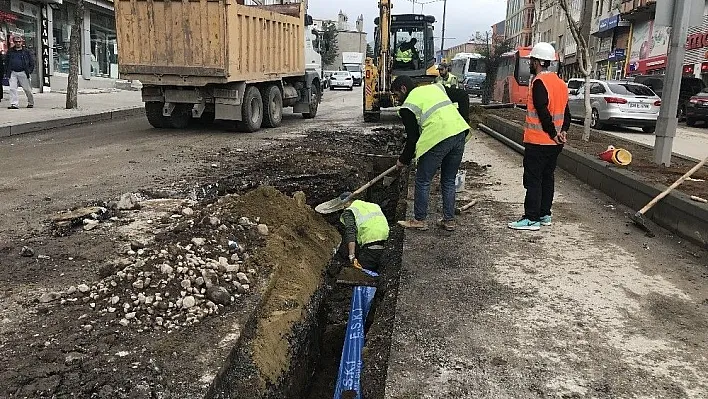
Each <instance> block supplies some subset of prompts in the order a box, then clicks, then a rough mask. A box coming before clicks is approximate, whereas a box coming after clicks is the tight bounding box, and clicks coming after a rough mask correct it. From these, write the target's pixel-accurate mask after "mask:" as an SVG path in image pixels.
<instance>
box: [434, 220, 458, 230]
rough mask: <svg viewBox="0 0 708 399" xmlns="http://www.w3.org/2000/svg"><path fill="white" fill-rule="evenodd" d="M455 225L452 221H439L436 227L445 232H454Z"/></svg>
mask: <svg viewBox="0 0 708 399" xmlns="http://www.w3.org/2000/svg"><path fill="white" fill-rule="evenodd" d="M456 226H457V223H455V221H454V220H439V221H438V227H439V228H441V229H443V230H445V231H455V227H456Z"/></svg>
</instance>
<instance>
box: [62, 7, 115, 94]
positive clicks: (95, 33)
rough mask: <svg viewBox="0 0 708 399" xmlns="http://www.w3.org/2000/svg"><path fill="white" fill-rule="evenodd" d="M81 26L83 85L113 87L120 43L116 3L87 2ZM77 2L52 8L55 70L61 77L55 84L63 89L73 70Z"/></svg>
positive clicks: (80, 68)
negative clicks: (72, 46)
mask: <svg viewBox="0 0 708 399" xmlns="http://www.w3.org/2000/svg"><path fill="white" fill-rule="evenodd" d="M84 4H85V10H84V15H83V20H82V29H81V34H82V37H81V61H80V62H79V74H81V76H82V77H83V79H82V80H81V81H80V82H79V87H113V82H114V81H115V79H118V43H117V40H116V23H115V14H114V10H113V5H112V3H110V2H108V1H92V2H90V3H88V2H86V3H84ZM75 12H76V5H75V3H72V2H68V1H64V2H63V3H62V4H61V5H56V6H53V7H52V9H51V16H50V19H51V22H50V25H51V40H50V42H51V43H52V46H51V51H50V52H51V60H52V61H51V66H52V68H51V73H52V75H54V76H56V77H57V78H58V79H57V81H56V82H55V84H54V85H53V86H54V87H56V88H58V89H59V90H62V89H64V88H65V86H66V76H67V74H68V73H69V43H70V40H71V29H72V27H73V25H74V21H75Z"/></svg>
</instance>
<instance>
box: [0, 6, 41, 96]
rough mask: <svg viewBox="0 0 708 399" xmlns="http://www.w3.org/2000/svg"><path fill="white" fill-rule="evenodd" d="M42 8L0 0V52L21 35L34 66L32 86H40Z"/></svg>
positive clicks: (7, 48)
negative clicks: (32, 58)
mask: <svg viewBox="0 0 708 399" xmlns="http://www.w3.org/2000/svg"><path fill="white" fill-rule="evenodd" d="M42 21H43V19H42V8H41V7H40V6H39V5H36V4H32V3H28V2H24V1H20V0H0V53H2V54H3V56H4V55H5V54H7V52H8V50H9V49H10V45H11V43H12V40H13V38H14V37H22V38H23V39H24V42H25V47H26V48H27V49H28V50H29V51H31V52H32V55H33V56H34V59H35V62H36V68H35V70H34V72H33V73H32V75H31V76H30V82H31V84H32V87H35V88H41V87H42V77H43V76H42V72H43V64H42V40H41V39H42V36H41V32H42V30H41V23H42Z"/></svg>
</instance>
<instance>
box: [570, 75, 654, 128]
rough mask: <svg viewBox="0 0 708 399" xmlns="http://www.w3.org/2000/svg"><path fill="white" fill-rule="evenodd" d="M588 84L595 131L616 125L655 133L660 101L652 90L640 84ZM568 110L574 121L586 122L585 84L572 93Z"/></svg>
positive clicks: (592, 123) (604, 81)
mask: <svg viewBox="0 0 708 399" xmlns="http://www.w3.org/2000/svg"><path fill="white" fill-rule="evenodd" d="M589 84H590V105H591V107H592V120H591V122H590V126H591V127H592V128H593V129H602V128H603V127H605V126H607V125H615V126H628V127H641V128H642V130H643V131H644V133H653V132H654V130H655V129H656V120H657V118H658V117H659V108H660V107H661V99H660V98H659V96H657V95H656V93H654V92H653V91H652V90H651V89H650V88H648V87H647V86H644V85H642V84H639V83H632V82H623V81H606V80H594V79H593V80H590V83H589ZM568 108H570V115H571V117H572V118H573V119H585V87H584V84H583V85H581V86H580V87H579V88H578V89H577V90H571V91H570V94H569V96H568Z"/></svg>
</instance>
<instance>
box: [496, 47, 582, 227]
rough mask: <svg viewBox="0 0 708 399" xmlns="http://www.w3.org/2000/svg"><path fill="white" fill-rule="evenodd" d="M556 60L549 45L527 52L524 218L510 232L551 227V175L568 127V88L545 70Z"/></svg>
mask: <svg viewBox="0 0 708 399" xmlns="http://www.w3.org/2000/svg"><path fill="white" fill-rule="evenodd" d="M554 61H556V50H555V49H554V48H553V46H552V45H550V44H549V43H543V42H541V43H538V44H536V45H535V46H534V47H533V49H532V50H531V54H530V67H531V74H532V75H534V78H533V81H532V82H531V85H530V88H529V91H528V99H527V102H526V108H527V112H526V124H525V127H524V147H525V151H524V177H523V182H524V188H526V198H525V200H524V215H523V217H522V218H521V219H520V220H518V221H516V222H511V223H509V224H508V226H509V228H512V229H514V230H540V229H541V226H550V225H551V205H552V204H553V195H554V185H555V182H554V176H553V175H554V173H555V169H556V164H557V162H558V156H559V155H560V153H561V151H562V150H563V144H565V142H566V140H567V138H566V134H567V132H568V128H569V127H570V110H569V109H568V87H567V86H566V85H565V82H563V80H561V78H560V77H559V76H558V75H557V74H556V73H555V72H551V71H550V70H549V68H550V66H551V64H552V63H553V62H554Z"/></svg>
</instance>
